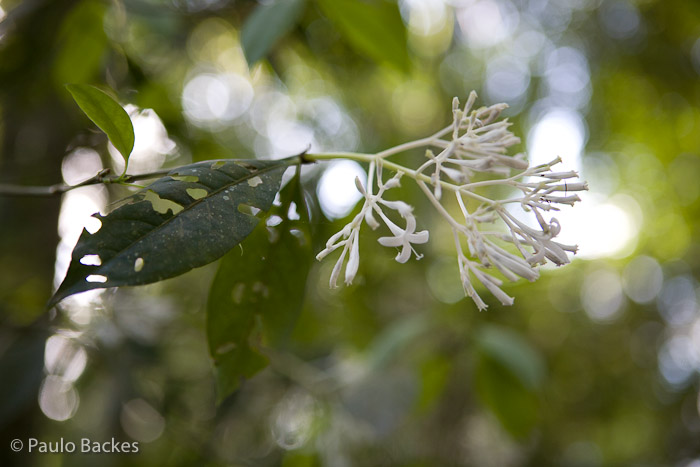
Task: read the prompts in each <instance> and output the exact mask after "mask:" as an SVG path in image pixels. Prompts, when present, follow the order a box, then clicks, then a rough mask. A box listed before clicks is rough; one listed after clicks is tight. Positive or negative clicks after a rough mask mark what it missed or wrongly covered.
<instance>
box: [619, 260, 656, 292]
mask: <svg viewBox="0 0 700 467" xmlns="http://www.w3.org/2000/svg"><path fill="white" fill-rule="evenodd" d="M623 278H624V281H623V283H624V286H625V293H627V296H628V297H629V298H631V299H632V300H634V301H635V302H637V303H649V302H651V301H652V300H654V299H655V298H656V296H657V295H658V294H659V292H660V291H661V286H662V285H663V282H664V273H663V271H662V270H661V266H660V265H659V262H658V261H656V260H655V259H654V258H652V257H651V256H637V257H636V258H634V259H633V260H632V261H630V262H629V264H628V265H627V266H626V267H625V271H624V276H623Z"/></svg>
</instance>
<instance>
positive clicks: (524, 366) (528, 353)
mask: <svg viewBox="0 0 700 467" xmlns="http://www.w3.org/2000/svg"><path fill="white" fill-rule="evenodd" d="M476 342H477V344H478V346H479V350H480V351H481V352H483V353H485V354H487V355H489V356H490V357H491V358H493V359H494V360H496V361H498V362H500V363H501V364H502V365H503V366H504V367H505V368H507V369H508V370H509V371H510V372H511V373H513V375H514V376H516V377H517V378H518V379H519V380H520V381H521V382H522V383H523V385H525V387H527V388H528V389H533V390H534V389H539V388H541V387H542V383H543V382H544V378H545V365H544V361H543V360H542V357H541V356H540V354H539V353H538V352H537V350H535V349H534V348H533V347H532V346H531V345H530V344H529V343H528V342H527V341H526V340H525V339H523V338H522V337H520V336H519V335H518V334H516V333H514V332H512V331H509V330H507V329H503V328H500V327H497V326H484V327H483V328H481V329H479V332H478V333H477V335H476Z"/></svg>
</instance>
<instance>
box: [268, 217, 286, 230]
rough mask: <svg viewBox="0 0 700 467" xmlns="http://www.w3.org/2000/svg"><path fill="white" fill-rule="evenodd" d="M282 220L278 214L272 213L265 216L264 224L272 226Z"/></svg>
mask: <svg viewBox="0 0 700 467" xmlns="http://www.w3.org/2000/svg"><path fill="white" fill-rule="evenodd" d="M282 220H283V219H282V218H281V217H280V216H277V215H272V216H270V217H268V218H267V220H266V221H265V224H266V225H267V226H268V227H274V226H276V225H280V224H281V223H282Z"/></svg>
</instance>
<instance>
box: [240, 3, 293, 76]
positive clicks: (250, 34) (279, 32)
mask: <svg viewBox="0 0 700 467" xmlns="http://www.w3.org/2000/svg"><path fill="white" fill-rule="evenodd" d="M305 3H306V0H277V1H274V2H272V3H266V4H260V5H258V6H257V8H255V11H253V13H252V14H251V15H250V16H249V17H248V18H247V19H246V21H245V23H244V24H243V29H242V30H241V46H242V47H243V53H244V54H245V58H246V60H247V61H248V65H253V64H254V63H255V62H257V61H258V60H260V59H261V58H263V57H264V56H266V55H267V54H268V52H269V51H270V49H272V47H273V46H274V45H275V43H276V42H277V41H278V40H279V39H280V38H281V37H283V36H284V35H285V34H287V33H288V32H289V31H290V30H291V29H292V28H293V27H294V25H295V24H296V23H297V21H298V20H299V18H300V17H301V14H302V13H303V11H304V6H305Z"/></svg>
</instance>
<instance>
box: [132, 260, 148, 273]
mask: <svg viewBox="0 0 700 467" xmlns="http://www.w3.org/2000/svg"><path fill="white" fill-rule="evenodd" d="M144 264H145V261H144V260H143V258H136V261H134V272H139V271H140V270H142V269H143V265H144Z"/></svg>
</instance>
